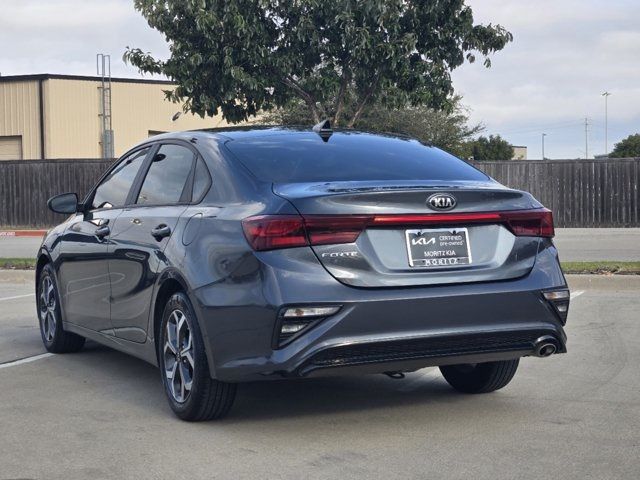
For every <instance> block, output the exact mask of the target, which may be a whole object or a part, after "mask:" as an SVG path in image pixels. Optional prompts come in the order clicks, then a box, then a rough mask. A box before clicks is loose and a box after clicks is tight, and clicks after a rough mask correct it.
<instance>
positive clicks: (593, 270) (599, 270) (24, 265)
mask: <svg viewBox="0 0 640 480" xmlns="http://www.w3.org/2000/svg"><path fill="white" fill-rule="evenodd" d="M2 268H4V269H9V270H33V269H34V268H36V259H35V258H0V269H2ZM562 270H564V273H571V274H596V275H640V262H612V261H601V262H562Z"/></svg>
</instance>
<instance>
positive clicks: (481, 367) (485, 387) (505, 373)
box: [440, 359, 520, 393]
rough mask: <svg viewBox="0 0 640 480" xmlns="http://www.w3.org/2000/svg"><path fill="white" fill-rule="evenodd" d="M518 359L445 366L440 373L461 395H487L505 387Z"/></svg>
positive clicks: (511, 376)
mask: <svg viewBox="0 0 640 480" xmlns="http://www.w3.org/2000/svg"><path fill="white" fill-rule="evenodd" d="M519 362H520V360H519V359H515V360H504V361H500V362H488V363H477V364H465V365H447V366H442V367H440V372H442V376H444V378H445V380H446V381H447V382H448V383H449V385H451V386H452V387H453V388H455V389H456V390H458V391H459V392H463V393H489V392H494V391H496V390H499V389H501V388H502V387H504V386H506V385H507V384H508V383H509V382H510V381H511V379H512V378H513V376H514V375H515V374H516V370H517V369H518V363H519Z"/></svg>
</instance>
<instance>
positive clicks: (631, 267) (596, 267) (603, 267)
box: [562, 261, 640, 275]
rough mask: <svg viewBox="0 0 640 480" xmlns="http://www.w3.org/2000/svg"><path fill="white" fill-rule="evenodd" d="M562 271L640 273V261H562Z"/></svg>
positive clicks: (609, 273)
mask: <svg viewBox="0 0 640 480" xmlns="http://www.w3.org/2000/svg"><path fill="white" fill-rule="evenodd" d="M562 270H564V273H582V274H587V273H591V274H597V275H640V262H613V261H600V262H562Z"/></svg>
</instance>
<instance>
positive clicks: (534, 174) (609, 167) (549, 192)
mask: <svg viewBox="0 0 640 480" xmlns="http://www.w3.org/2000/svg"><path fill="white" fill-rule="evenodd" d="M476 166H477V167H478V168H480V169H481V170H483V171H484V172H486V173H487V175H490V176H491V177H493V178H495V179H496V180H498V181H499V182H500V183H502V184H504V185H507V186H509V187H512V188H517V189H519V190H526V191H528V192H531V194H533V196H534V197H536V198H537V199H538V200H539V201H540V202H541V203H542V204H543V205H545V206H546V207H547V208H549V209H550V210H552V211H553V216H554V221H555V224H556V226H557V227H640V212H639V210H640V208H639V207H640V205H639V203H640V202H639V201H638V183H639V181H640V158H627V159H607V160H544V161H535V160H530V161H514V160H512V161H508V162H479V163H477V164H476Z"/></svg>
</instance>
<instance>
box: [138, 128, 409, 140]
mask: <svg viewBox="0 0 640 480" xmlns="http://www.w3.org/2000/svg"><path fill="white" fill-rule="evenodd" d="M333 132H334V134H354V133H361V134H367V135H376V136H381V137H392V138H398V139H403V140H407V139H409V138H410V137H408V136H407V135H402V134H398V133H380V132H369V131H365V130H354V129H335V130H333ZM309 133H313V130H312V127H309V126H282V125H247V126H241V127H238V126H234V127H220V128H204V129H198V130H184V131H179V132H168V133H162V134H159V135H155V136H153V137H150V138H149V139H146V140H145V142H144V143H146V142H150V141H155V140H162V139H181V140H190V139H192V138H196V139H197V138H203V137H204V138H215V139H218V140H223V141H229V140H244V139H251V138H260V137H271V136H282V135H289V136H291V137H294V138H295V137H298V136H299V135H301V134H309Z"/></svg>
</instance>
